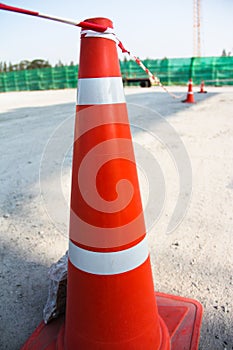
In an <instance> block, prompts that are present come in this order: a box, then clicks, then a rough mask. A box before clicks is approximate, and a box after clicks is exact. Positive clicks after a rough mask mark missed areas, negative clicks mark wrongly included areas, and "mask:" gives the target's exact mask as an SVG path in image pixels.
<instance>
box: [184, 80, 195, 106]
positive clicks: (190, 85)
mask: <svg viewBox="0 0 233 350" xmlns="http://www.w3.org/2000/svg"><path fill="white" fill-rule="evenodd" d="M182 102H185V103H195V101H194V95H193V82H192V79H189V82H188V93H187V97H186V99H185V100H183V101H182Z"/></svg>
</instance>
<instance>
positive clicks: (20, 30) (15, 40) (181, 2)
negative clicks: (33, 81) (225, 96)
mask: <svg viewBox="0 0 233 350" xmlns="http://www.w3.org/2000/svg"><path fill="white" fill-rule="evenodd" d="M3 3H6V4H8V5H12V6H16V7H23V8H26V9H31V10H34V11H38V12H41V13H43V14H50V15H54V16H58V17H64V18H68V19H71V20H75V21H77V22H79V21H81V20H84V19H86V18H90V17H108V18H110V19H111V20H112V21H113V23H114V27H115V32H116V34H117V36H118V38H119V39H120V40H121V41H122V42H123V44H124V45H125V47H126V48H127V49H128V50H129V51H131V52H132V53H133V54H135V55H136V56H139V57H140V58H142V59H143V58H146V57H149V58H163V57H164V56H166V57H168V58H172V57H191V56H192V55H193V0H173V1H172V0H160V1H158V0H144V1H136V0H134V1H126V0H115V1H109V0H108V1H107V0H97V1H96V0H83V1H80V0H66V1H64V0H46V1H45V0H44V1H41V0H34V1H31V0H8V1H7V0H6V1H4V0H3ZM201 15H202V23H201V24H202V27H201V44H202V45H201V53H202V56H219V55H221V53H222V50H223V49H226V51H227V52H229V51H231V52H232V55H233V19H232V18H233V0H202V11H201ZM0 30H1V36H0V61H7V62H9V61H10V62H11V63H18V62H19V61H21V60H23V59H28V60H32V59H35V58H42V59H46V60H49V61H50V62H51V63H52V64H55V63H56V62H58V60H59V59H60V60H61V61H62V62H63V63H70V61H74V62H75V63H78V59H79V45H80V40H79V36H80V29H79V28H75V27H72V26H67V25H63V24H60V23H56V22H51V21H46V20H44V19H39V18H36V17H30V16H25V15H20V14H15V13H11V12H6V11H0ZM120 58H122V56H120Z"/></svg>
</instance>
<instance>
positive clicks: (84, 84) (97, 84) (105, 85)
mask: <svg viewBox="0 0 233 350" xmlns="http://www.w3.org/2000/svg"><path fill="white" fill-rule="evenodd" d="M112 103H125V95H124V90H123V82H122V78H121V77H106V78H80V79H78V95H77V104H78V105H99V104H100V105H101V104H112Z"/></svg>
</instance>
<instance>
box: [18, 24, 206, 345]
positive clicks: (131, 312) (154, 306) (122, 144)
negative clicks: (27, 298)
mask: <svg viewBox="0 0 233 350" xmlns="http://www.w3.org/2000/svg"><path fill="white" fill-rule="evenodd" d="M87 22H91V23H97V24H101V25H103V26H106V27H108V29H107V31H105V32H102V33H96V32H93V31H89V30H83V31H82V33H81V51H80V64H79V76H78V97H77V108H76V111H77V112H76V124H75V140H74V149H73V167H72V188H71V209H70V240H69V260H68V284H67V306H66V317H65V321H64V319H63V318H59V319H57V320H55V321H53V322H51V323H50V324H48V325H45V324H44V323H43V322H42V323H41V324H40V326H39V327H38V328H37V329H36V331H35V332H34V333H33V334H32V336H31V337H30V338H29V339H28V341H27V343H26V344H25V345H24V347H23V348H22V349H23V350H31V349H34V350H41V349H45V350H55V349H57V350H76V349H80V350H97V349H101V350H141V349H145V350H152V349H153V350H180V349H186V350H197V349H198V340H199V333H200V325H201V317H202V307H201V305H200V304H199V303H198V302H197V301H194V300H191V299H185V298H182V297H178V296H171V295H166V294H163V293H155V292H154V286H153V278H152V271H151V264H150V257H149V251H148V246H147V238H146V232H145V223H144V217H143V210H142V204H141V198H140V190H139V184H138V177H137V170H136V163H135V158H134V151H133V145H132V139H131V133H130V126H129V121H128V115H127V107H126V103H125V97H124V92H123V84H122V77H121V74H120V67H119V60H118V56H117V50H116V42H115V36H114V35H113V33H112V22H111V21H110V20H108V19H105V18H94V19H89V20H87ZM165 278H166V277H165Z"/></svg>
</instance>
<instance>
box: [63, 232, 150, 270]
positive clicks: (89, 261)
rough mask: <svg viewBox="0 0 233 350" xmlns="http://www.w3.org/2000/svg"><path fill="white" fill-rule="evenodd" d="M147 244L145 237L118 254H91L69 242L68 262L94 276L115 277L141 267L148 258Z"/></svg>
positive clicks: (91, 252)
mask: <svg viewBox="0 0 233 350" xmlns="http://www.w3.org/2000/svg"><path fill="white" fill-rule="evenodd" d="M148 255H149V251H148V244H147V238H146V237H145V238H144V239H143V240H142V241H141V242H139V243H138V244H137V245H135V246H133V247H131V248H129V249H125V250H120V251H118V252H105V253H102V252H93V251H90V250H86V249H83V248H80V247H77V246H76V245H75V244H74V243H73V242H71V241H70V242H69V259H70V262H71V263H72V264H73V265H74V266H75V267H77V268H78V269H79V270H82V271H85V272H89V273H92V274H95V275H115V274H119V273H123V272H127V271H130V270H133V269H135V268H136V267H138V266H140V265H142V264H143V263H144V262H145V261H146V259H147V258H148Z"/></svg>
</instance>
